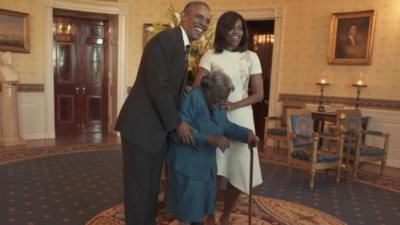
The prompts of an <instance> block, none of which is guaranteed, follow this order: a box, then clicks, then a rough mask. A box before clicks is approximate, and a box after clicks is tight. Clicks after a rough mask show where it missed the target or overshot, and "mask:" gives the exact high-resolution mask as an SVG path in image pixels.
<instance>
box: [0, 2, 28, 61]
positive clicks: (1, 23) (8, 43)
mask: <svg viewBox="0 0 400 225" xmlns="http://www.w3.org/2000/svg"><path fill="white" fill-rule="evenodd" d="M0 51H10V52H25V53H29V52H30V16H29V14H27V13H22V12H15V11H10V10H4V9H0Z"/></svg>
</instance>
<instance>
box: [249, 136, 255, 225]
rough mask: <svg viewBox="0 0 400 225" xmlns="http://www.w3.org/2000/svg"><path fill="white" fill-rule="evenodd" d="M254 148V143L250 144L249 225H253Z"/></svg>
mask: <svg viewBox="0 0 400 225" xmlns="http://www.w3.org/2000/svg"><path fill="white" fill-rule="evenodd" d="M253 147H254V143H250V144H249V150H250V186H249V225H251V199H252V193H251V189H252V188H253V153H254V151H253Z"/></svg>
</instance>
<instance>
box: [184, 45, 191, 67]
mask: <svg viewBox="0 0 400 225" xmlns="http://www.w3.org/2000/svg"><path fill="white" fill-rule="evenodd" d="M189 53H190V45H186V46H185V68H186V70H187V69H188V66H189Z"/></svg>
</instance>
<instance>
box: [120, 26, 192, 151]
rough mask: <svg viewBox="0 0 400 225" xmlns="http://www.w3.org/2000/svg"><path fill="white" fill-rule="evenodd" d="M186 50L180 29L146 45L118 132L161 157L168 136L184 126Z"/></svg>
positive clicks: (159, 34)
mask: <svg viewBox="0 0 400 225" xmlns="http://www.w3.org/2000/svg"><path fill="white" fill-rule="evenodd" d="M185 64H186V63H185V47H184V44H183V37H182V31H181V29H180V27H176V28H174V29H168V30H164V31H162V32H160V33H158V34H157V35H155V36H154V37H153V38H152V39H151V40H150V41H149V42H148V44H147V45H146V47H145V49H144V51H143V55H142V59H141V62H140V66H139V70H138V74H137V78H136V81H135V84H134V85H133V87H132V90H131V92H130V93H129V95H128V97H127V99H126V100H125V103H124V105H123V106H122V109H121V111H120V113H119V116H118V119H117V123H116V127H115V129H116V130H118V131H120V132H121V136H122V138H124V139H125V140H126V141H128V142H130V143H132V144H134V145H136V146H138V147H140V148H143V149H145V150H146V151H148V152H150V153H155V154H160V153H162V150H163V149H165V145H166V141H167V133H168V132H169V131H172V130H174V129H176V128H177V126H178V125H179V124H180V123H181V119H180V117H179V114H178V105H179V98H180V97H181V95H182V92H183V87H184V84H185V82H186V70H187V68H186V65H185Z"/></svg>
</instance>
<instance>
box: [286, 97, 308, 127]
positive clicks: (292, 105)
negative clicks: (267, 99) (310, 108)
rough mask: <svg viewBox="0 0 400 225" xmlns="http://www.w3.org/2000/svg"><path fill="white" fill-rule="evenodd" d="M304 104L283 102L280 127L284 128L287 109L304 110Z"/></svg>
mask: <svg viewBox="0 0 400 225" xmlns="http://www.w3.org/2000/svg"><path fill="white" fill-rule="evenodd" d="M305 107H306V104H305V103H304V102H294V101H290V102H289V101H284V102H282V116H281V126H282V127H286V125H287V124H286V119H287V118H286V116H287V111H288V110H289V109H305Z"/></svg>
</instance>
